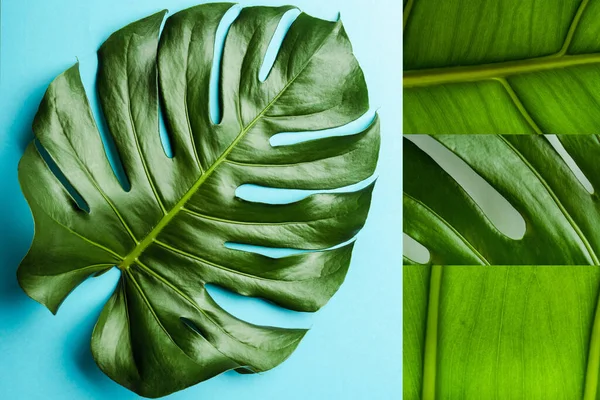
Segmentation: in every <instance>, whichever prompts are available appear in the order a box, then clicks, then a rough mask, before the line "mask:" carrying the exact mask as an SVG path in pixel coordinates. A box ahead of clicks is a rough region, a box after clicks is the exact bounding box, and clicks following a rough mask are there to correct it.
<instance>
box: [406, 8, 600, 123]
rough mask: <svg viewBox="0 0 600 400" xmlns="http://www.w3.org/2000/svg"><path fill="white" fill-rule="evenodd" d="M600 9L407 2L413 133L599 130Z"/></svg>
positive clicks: (409, 105)
mask: <svg viewBox="0 0 600 400" xmlns="http://www.w3.org/2000/svg"><path fill="white" fill-rule="evenodd" d="M599 21H600V3H599V2H598V1H589V0H548V1H544V2H540V1H537V0H495V1H470V0H408V1H407V2H406V4H405V8H404V103H403V104H404V132H405V133H424V134H444V133H446V134H458V133H472V134H475V133H497V134H512V133H538V134H539V133H555V134H571V133H590V134H591V133H599V132H600V106H599V105H600V40H599V39H598V38H599V37H600V22H599Z"/></svg>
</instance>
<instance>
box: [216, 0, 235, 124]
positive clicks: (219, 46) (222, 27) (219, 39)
mask: <svg viewBox="0 0 600 400" xmlns="http://www.w3.org/2000/svg"><path fill="white" fill-rule="evenodd" d="M241 11H242V7H241V6H239V5H237V4H236V5H234V6H233V7H231V8H230V9H229V10H227V12H226V13H225V15H223V18H222V19H221V22H219V26H218V27H217V32H216V34H215V47H214V54H213V64H212V68H211V70H210V83H209V95H208V109H209V115H210V120H211V122H212V123H213V124H217V125H218V124H220V123H221V117H222V115H223V113H222V109H223V102H222V99H221V96H220V90H221V69H222V68H223V65H222V64H223V63H222V61H223V50H224V48H225V39H226V38H227V33H228V32H229V28H230V27H231V25H232V24H233V23H234V22H235V20H236V18H237V17H238V16H239V15H240V12H241Z"/></svg>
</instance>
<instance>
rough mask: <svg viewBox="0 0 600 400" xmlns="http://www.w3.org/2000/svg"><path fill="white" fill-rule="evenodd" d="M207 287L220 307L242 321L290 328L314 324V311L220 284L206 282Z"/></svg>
mask: <svg viewBox="0 0 600 400" xmlns="http://www.w3.org/2000/svg"><path fill="white" fill-rule="evenodd" d="M205 288H206V291H207V292H208V294H209V295H210V297H211V298H212V299H213V300H214V301H215V302H216V303H217V304H218V305H219V307H221V308H223V309H224V310H225V311H227V312H228V313H229V314H231V315H234V316H235V317H236V318H238V319H241V320H242V321H245V322H248V323H251V324H255V325H262V326H277V327H280V328H289V329H298V328H309V327H310V325H311V324H312V318H313V315H314V313H309V312H298V311H292V310H288V309H286V308H283V307H281V306H279V305H277V304H275V303H273V302H271V301H268V300H265V299H262V298H259V297H250V296H243V295H241V294H238V293H236V292H234V291H231V290H228V289H226V288H224V287H221V286H218V285H213V284H206V285H205Z"/></svg>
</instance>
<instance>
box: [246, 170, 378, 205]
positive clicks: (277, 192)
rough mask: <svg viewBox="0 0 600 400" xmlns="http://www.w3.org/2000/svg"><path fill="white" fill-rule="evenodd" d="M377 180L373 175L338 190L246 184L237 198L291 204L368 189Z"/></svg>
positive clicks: (256, 201) (264, 202)
mask: <svg viewBox="0 0 600 400" xmlns="http://www.w3.org/2000/svg"><path fill="white" fill-rule="evenodd" d="M376 179H377V177H376V176H375V175H372V176H370V177H369V178H367V179H365V180H363V181H361V182H358V183H355V184H352V185H348V186H343V187H340V188H337V189H285V188H274V187H268V186H260V185H255V184H251V183H245V184H243V185H240V186H238V187H237V188H236V189H235V196H236V197H237V198H239V199H242V200H246V201H250V202H252V203H263V204H291V203H296V202H298V201H301V200H304V199H306V198H307V197H308V196H311V195H313V194H322V193H352V192H356V191H359V190H361V189H364V188H366V187H367V186H369V185H370V184H372V183H373V182H374V181H375V180H376Z"/></svg>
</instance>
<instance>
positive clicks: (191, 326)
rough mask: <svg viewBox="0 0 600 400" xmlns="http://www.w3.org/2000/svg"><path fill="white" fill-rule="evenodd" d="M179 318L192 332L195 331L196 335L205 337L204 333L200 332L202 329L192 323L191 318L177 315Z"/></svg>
mask: <svg viewBox="0 0 600 400" xmlns="http://www.w3.org/2000/svg"><path fill="white" fill-rule="evenodd" d="M179 320H180V321H181V322H182V323H183V324H184V325H185V326H186V327H188V328H189V329H190V330H192V331H193V332H196V333H197V334H198V335H200V336H202V337H203V338H205V339H206V335H205V334H204V333H203V332H202V330H201V329H200V328H199V327H198V325H196V324H195V323H194V321H192V320H191V319H188V318H185V317H179Z"/></svg>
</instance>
